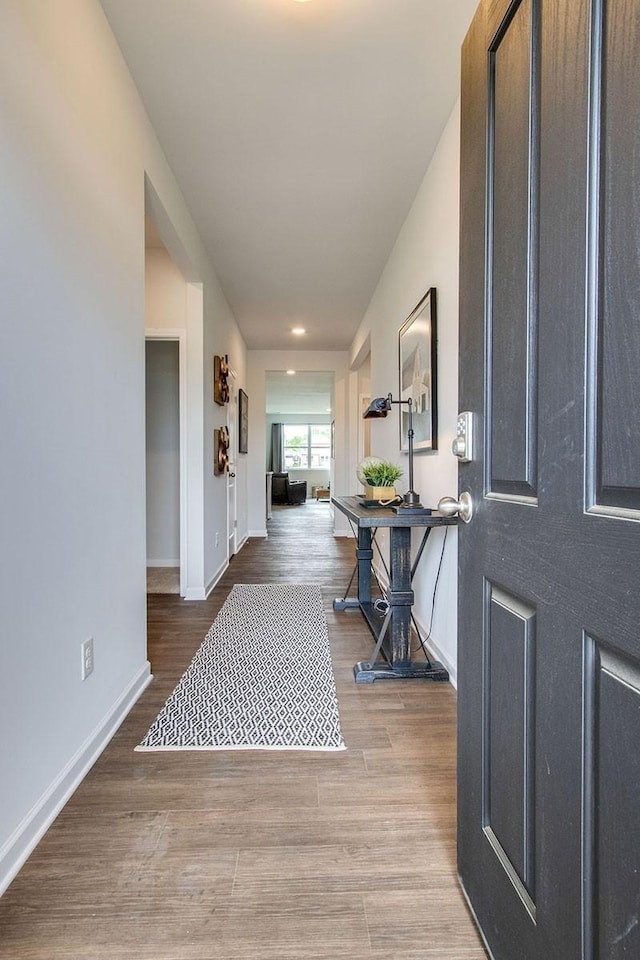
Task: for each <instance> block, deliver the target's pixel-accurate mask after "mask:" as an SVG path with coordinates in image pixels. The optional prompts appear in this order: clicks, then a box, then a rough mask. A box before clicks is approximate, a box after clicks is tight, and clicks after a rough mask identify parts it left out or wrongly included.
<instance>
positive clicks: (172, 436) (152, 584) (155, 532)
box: [145, 337, 184, 596]
mask: <svg viewBox="0 0 640 960" xmlns="http://www.w3.org/2000/svg"><path fill="white" fill-rule="evenodd" d="M145 382H146V408H145V417H146V519H147V590H148V592H150V593H176V594H177V593H179V594H180V595H181V596H184V577H183V575H182V569H183V563H182V558H183V549H182V523H181V489H182V477H181V474H182V428H181V377H180V341H179V340H177V339H173V338H151V337H148V338H146V341H145Z"/></svg>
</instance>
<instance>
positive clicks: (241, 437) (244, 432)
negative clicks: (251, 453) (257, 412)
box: [238, 389, 249, 453]
mask: <svg viewBox="0 0 640 960" xmlns="http://www.w3.org/2000/svg"><path fill="white" fill-rule="evenodd" d="M248 445H249V397H248V396H247V395H246V393H245V392H244V390H242V389H240V390H238V453H248Z"/></svg>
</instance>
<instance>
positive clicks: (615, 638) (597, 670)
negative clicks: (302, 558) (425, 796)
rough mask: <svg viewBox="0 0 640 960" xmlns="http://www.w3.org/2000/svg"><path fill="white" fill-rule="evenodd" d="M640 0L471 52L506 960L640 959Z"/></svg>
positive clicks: (476, 610) (477, 784)
mask: <svg viewBox="0 0 640 960" xmlns="http://www.w3.org/2000/svg"><path fill="white" fill-rule="evenodd" d="M639 60H640V0H519V2H518V0H513V2H508V0H503V2H500V0H486V2H483V3H482V4H481V6H480V9H479V11H478V14H477V16H476V18H475V20H474V23H473V24H472V27H471V30H470V32H469V35H468V37H467V40H466V41H465V47H464V51H463V73H462V83H463V94H462V154H461V157H462V180H461V287H460V342H461V359H460V364H461V366H460V409H461V410H471V411H472V412H473V414H474V416H475V417H476V423H477V430H476V438H477V439H478V441H479V442H478V444H477V458H476V459H475V461H474V462H472V463H469V464H466V465H461V467H460V489H461V490H469V491H470V492H471V494H472V497H473V501H474V504H475V514H474V517H473V519H472V520H471V522H470V523H469V524H464V525H461V526H460V531H459V544H460V605H459V668H458V669H459V717H460V721H459V724H460V726H459V770H458V773H459V801H458V806H459V823H458V849H459V867H460V876H461V880H462V883H463V886H464V889H465V891H466V893H467V895H468V897H469V899H470V901H471V904H472V906H473V909H474V911H475V913H476V915H477V917H478V919H479V922H480V924H481V926H482V929H483V932H484V934H485V937H486V939H487V942H488V944H489V946H490V948H491V950H492V953H493V955H494V957H495V958H496V960H611V958H613V960H618V958H625V960H626V958H627V957H636V956H640V939H638V938H640V902H639V900H638V897H639V891H640V881H639V879H638V878H639V877H640V813H639V812H638V811H639V810H640V797H639V796H638V794H639V788H638V784H640V759H639V757H640V749H639V747H638V744H640V629H639V626H638V624H639V623H640V599H639V597H640V591H639V590H638V567H639V564H638V560H639V558H640V523H639V522H638V521H639V520H640V510H639V507H640V376H638V373H637V371H638V370H639V369H640V320H639V316H640V168H639V166H638V163H639V162H638V159H637V158H638V156H640V150H639V148H638V144H639V143H640V112H639V110H638V106H637V105H638V103H640V73H639V72H638V68H637V64H638V62H639Z"/></svg>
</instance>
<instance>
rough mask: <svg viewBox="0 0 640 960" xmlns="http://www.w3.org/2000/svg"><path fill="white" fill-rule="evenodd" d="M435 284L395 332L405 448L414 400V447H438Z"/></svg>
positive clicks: (415, 448)
mask: <svg viewBox="0 0 640 960" xmlns="http://www.w3.org/2000/svg"><path fill="white" fill-rule="evenodd" d="M436 342H437V341H436V288H435V287H431V288H430V289H429V290H428V291H427V293H426V294H425V296H424V297H423V298H422V300H421V301H420V303H418V305H417V306H416V307H415V308H414V309H413V310H412V311H411V313H410V314H409V316H408V317H407V319H406V320H405V322H404V323H403V324H402V326H401V327H400V332H399V334H398V353H399V368H400V370H399V372H400V400H401V401H404V404H403V405H401V406H400V449H401V450H403V451H405V452H406V451H408V449H409V445H408V438H407V431H408V427H409V411H408V410H407V409H405V405H406V401H407V400H409V399H411V400H412V401H413V405H412V411H413V432H414V439H413V447H414V450H416V451H419V450H436V449H437V447H438V430H437V427H438V420H437V409H436V406H437V381H436Z"/></svg>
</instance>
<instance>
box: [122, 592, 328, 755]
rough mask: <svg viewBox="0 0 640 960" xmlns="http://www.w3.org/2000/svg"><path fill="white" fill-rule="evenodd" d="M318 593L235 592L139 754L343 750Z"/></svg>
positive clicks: (217, 618)
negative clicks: (171, 751)
mask: <svg viewBox="0 0 640 960" xmlns="http://www.w3.org/2000/svg"><path fill="white" fill-rule="evenodd" d="M344 749H345V745H344V741H343V739H342V735H341V732H340V718H339V715H338V700H337V696H336V688H335V680H334V677H333V668H332V665H331V657H330V654H329V636H328V633H327V622H326V619H325V615H324V610H323V606H322V594H321V592H320V588H319V587H316V586H312V585H308V584H283V585H279V584H256V585H254V584H236V585H235V586H234V587H233V589H232V591H231V593H230V594H229V596H228V597H227V600H226V601H225V603H224V606H223V607H222V609H221V610H220V613H219V614H218V616H217V617H216V619H215V620H214V622H213V623H212V625H211V627H210V629H209V632H208V634H207V636H206V637H205V639H204V641H203V643H202V645H201V647H200V648H199V650H198V652H197V653H196V655H195V657H194V658H193V660H192V661H191V664H190V666H189V668H188V669H187V671H186V673H184V674H183V676H182V678H181V680H180V682H179V683H178V685H177V687H176V688H175V690H174V691H173V693H172V694H171V696H170V697H169V699H168V700H167V702H166V703H165V705H164V707H163V708H162V710H161V711H160V713H159V714H158V716H157V717H156V719H155V720H154V722H153V724H152V725H151V727H150V729H149V732H148V733H147V735H146V737H145V738H144V740H143V741H142V742H141V743H140V744H139V745H138V746H137V747H136V750H344Z"/></svg>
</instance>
